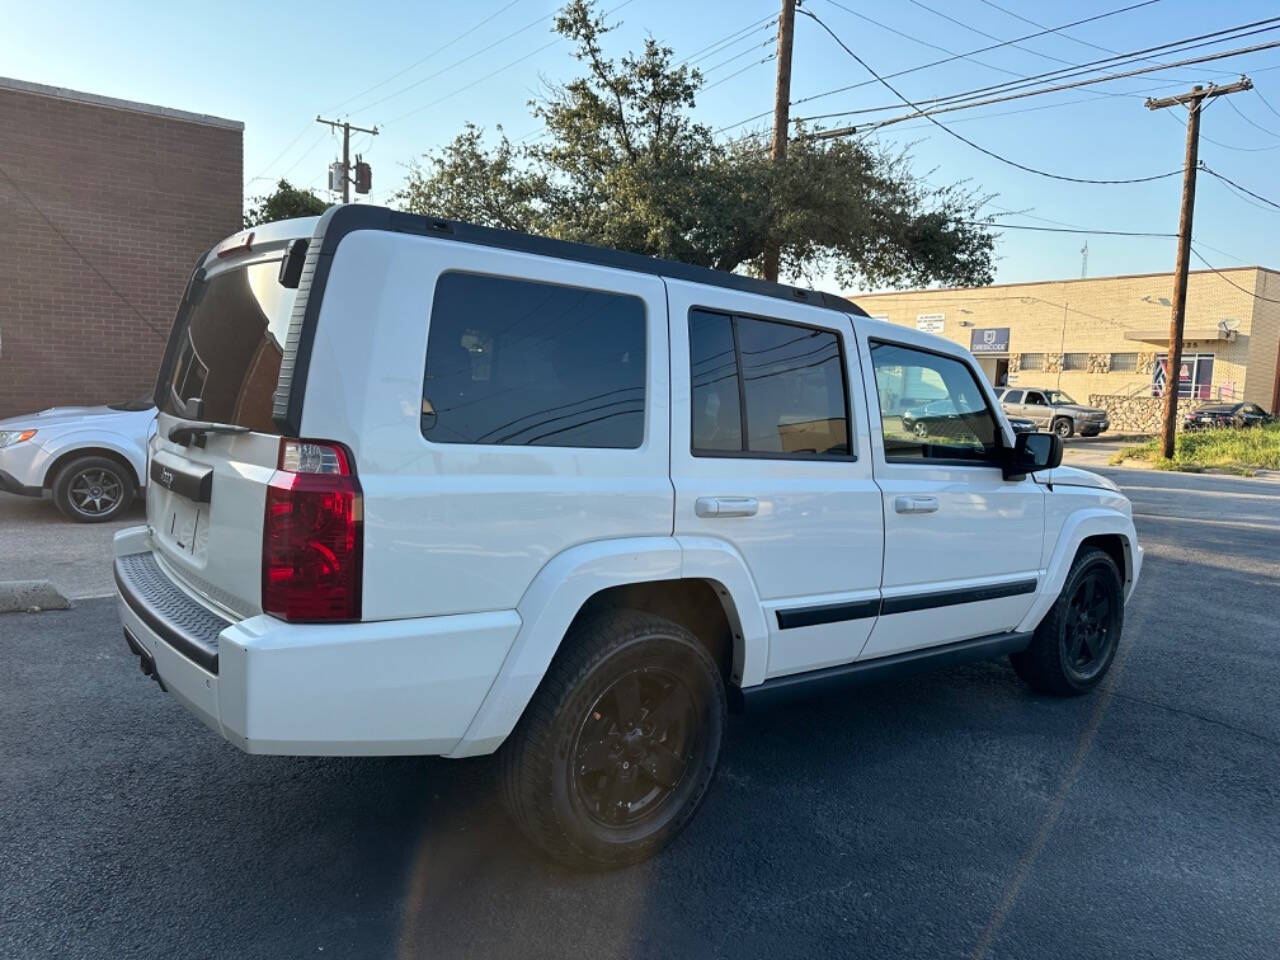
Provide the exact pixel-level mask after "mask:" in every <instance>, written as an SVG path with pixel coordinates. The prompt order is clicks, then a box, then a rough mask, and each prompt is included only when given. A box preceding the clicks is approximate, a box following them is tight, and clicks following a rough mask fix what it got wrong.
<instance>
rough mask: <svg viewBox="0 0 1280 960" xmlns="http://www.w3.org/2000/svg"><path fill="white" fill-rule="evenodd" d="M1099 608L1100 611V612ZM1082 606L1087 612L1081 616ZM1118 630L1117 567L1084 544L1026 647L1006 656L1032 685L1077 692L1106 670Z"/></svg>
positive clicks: (1121, 592) (1119, 586) (1121, 596)
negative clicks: (1101, 609) (1019, 651)
mask: <svg viewBox="0 0 1280 960" xmlns="http://www.w3.org/2000/svg"><path fill="white" fill-rule="evenodd" d="M1090 584H1092V589H1093V593H1092V594H1089V593H1088V588H1089V585H1090ZM1103 606H1105V608H1106V609H1105V613H1103V612H1100V608H1101V607H1103ZM1082 610H1083V611H1086V612H1087V613H1088V614H1089V615H1088V616H1086V617H1085V618H1084V619H1083V620H1082V619H1081V618H1080V613H1081V611H1082ZM1123 629H1124V582H1123V580H1122V579H1121V576H1120V571H1119V570H1118V569H1117V568H1116V563H1115V561H1114V560H1112V559H1111V557H1110V556H1109V555H1108V554H1107V553H1106V552H1105V551H1103V550H1099V549H1098V548H1096V547H1089V548H1087V549H1085V550H1082V551H1081V552H1080V553H1079V554H1078V555H1077V556H1076V559H1075V562H1074V563H1073V564H1072V565H1071V572H1070V573H1068V574H1067V582H1066V583H1064V584H1063V585H1062V592H1061V593H1060V594H1059V595H1058V599H1057V601H1055V603H1054V605H1053V606H1052V607H1051V608H1050V609H1049V612H1048V613H1047V614H1045V617H1044V619H1043V620H1041V621H1040V625H1039V626H1038V627H1036V632H1035V636H1034V637H1033V638H1032V640H1031V644H1030V646H1028V647H1027V649H1026V650H1023V651H1022V652H1021V653H1015V654H1011V655H1010V657H1009V660H1010V662H1011V663H1012V664H1013V669H1014V671H1016V672H1017V674H1018V676H1019V677H1021V678H1022V679H1023V680H1024V681H1025V682H1026V683H1027V684H1028V685H1029V686H1031V687H1032V688H1033V689H1035V690H1038V691H1040V692H1041V693H1051V694H1054V695H1056V696H1060V697H1071V696H1078V695H1080V694H1082V693H1088V692H1089V691H1090V690H1092V689H1093V688H1094V687H1096V686H1097V685H1098V684H1099V683H1100V682H1101V681H1102V678H1103V677H1104V676H1106V674H1107V671H1108V670H1110V669H1111V664H1112V663H1113V662H1114V660H1115V656H1116V648H1117V647H1118V646H1119V645H1120V634H1121V632H1122V631H1123ZM1082 657H1083V658H1086V659H1085V660H1084V662H1082V660H1081V658H1082Z"/></svg>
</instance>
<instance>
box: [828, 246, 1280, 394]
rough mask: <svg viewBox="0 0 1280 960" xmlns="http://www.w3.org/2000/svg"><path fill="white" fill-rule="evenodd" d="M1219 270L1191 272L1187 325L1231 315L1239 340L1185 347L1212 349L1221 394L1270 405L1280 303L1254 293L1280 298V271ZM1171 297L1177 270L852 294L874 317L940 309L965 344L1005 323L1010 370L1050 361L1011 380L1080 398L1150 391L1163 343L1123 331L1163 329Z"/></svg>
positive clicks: (898, 319)
mask: <svg viewBox="0 0 1280 960" xmlns="http://www.w3.org/2000/svg"><path fill="white" fill-rule="evenodd" d="M1223 273H1224V274H1225V275H1226V276H1225V277H1223V276H1219V275H1218V274H1215V273H1213V272H1211V271H1195V272H1193V273H1192V274H1191V275H1190V277H1189V278H1188V285H1187V320H1186V325H1187V328H1188V329H1189V330H1194V329H1197V328H1198V329H1205V328H1212V329H1217V327H1218V324H1219V322H1220V321H1223V320H1227V321H1231V325H1232V326H1233V327H1235V329H1236V337H1235V340H1234V341H1227V340H1202V341H1187V342H1186V343H1184V345H1183V352H1184V353H1212V354H1213V355H1214V370H1213V379H1212V386H1213V387H1214V388H1216V389H1215V395H1216V392H1217V390H1218V389H1221V390H1230V391H1234V394H1235V395H1236V396H1242V397H1244V398H1246V399H1249V400H1253V401H1255V402H1257V403H1260V404H1262V405H1263V406H1265V407H1267V408H1268V409H1270V408H1271V405H1272V392H1273V389H1274V386H1275V378H1276V352H1277V348H1278V347H1280V303H1266V302H1264V301H1262V300H1257V299H1255V297H1254V296H1253V294H1254V293H1256V294H1258V295H1259V296H1268V297H1272V298H1274V299H1277V300H1280V273H1275V272H1273V271H1269V270H1261V269H1259V268H1257V267H1247V268H1240V269H1235V270H1224V271H1223ZM1228 280H1229V281H1230V282H1228ZM1232 283H1234V284H1237V285H1238V286H1240V287H1243V288H1244V289H1243V290H1238V289H1236V288H1235V287H1233V286H1232ZM1268 290H1269V291H1270V292H1269V293H1268V292H1266V291H1268ZM1172 295H1173V275H1172V274H1148V275H1144V276H1130V277H1099V278H1096V279H1087V280H1065V281H1051V282H1045V283H1025V284H1006V285H1001V286H992V287H978V288H971V289H957V290H915V291H904V292H900V293H882V294H863V295H858V294H854V295H851V297H850V299H852V300H854V301H855V302H856V303H857V304H858V305H859V306H861V307H862V308H863V309H864V310H866V311H867V313H869V314H871V315H873V316H884V317H887V318H888V319H889V321H890V322H892V323H897V324H902V325H904V326H908V327H914V326H915V325H916V318H917V316H919V315H922V314H939V313H940V314H943V315H944V319H943V331H942V335H943V336H945V337H947V338H948V339H950V340H953V341H955V342H956V343H959V344H962V345H963V346H965V347H968V346H969V343H970V336H971V334H972V332H973V330H975V329H981V328H984V327H1008V328H1009V353H1010V357H1011V359H1013V360H1014V363H1013V364H1012V365H1011V371H1012V370H1014V369H1016V367H1017V359H1018V358H1020V357H1021V355H1023V354H1028V353H1039V354H1043V355H1044V361H1045V363H1044V365H1043V366H1042V367H1041V368H1040V369H1037V370H1021V369H1019V370H1017V372H1016V381H1014V382H1016V383H1017V384H1018V385H1020V386H1037V385H1038V386H1043V387H1060V389H1062V390H1065V391H1066V392H1067V393H1069V394H1071V395H1072V396H1074V397H1075V398H1076V399H1077V400H1081V401H1083V400H1085V399H1086V398H1087V397H1088V396H1089V394H1123V393H1129V392H1135V393H1136V392H1145V391H1146V390H1147V389H1149V386H1150V383H1151V373H1150V363H1151V358H1152V355H1154V354H1156V353H1163V352H1164V351H1165V348H1166V347H1167V343H1162V342H1160V340H1159V339H1153V340H1150V341H1139V340H1132V339H1126V337H1125V332H1126V331H1130V332H1134V333H1139V332H1144V331H1153V332H1159V331H1167V329H1168V326H1169V314H1170V307H1168V306H1166V305H1164V304H1162V303H1161V302H1160V299H1161V298H1164V299H1165V300H1168V299H1170V298H1171V297H1172ZM1161 336H1163V334H1161ZM1061 354H1079V355H1081V356H1080V358H1079V359H1080V360H1081V361H1082V362H1083V367H1084V368H1083V369H1080V370H1062V371H1061V373H1059V372H1058V365H1059V363H1060V361H1059V357H1060V355H1061ZM1115 354H1138V355H1139V356H1138V362H1139V371H1138V372H1118V371H1112V370H1110V369H1109V366H1110V363H1111V361H1112V359H1113V358H1114V355H1115ZM1046 367H1047V369H1045V368H1046Z"/></svg>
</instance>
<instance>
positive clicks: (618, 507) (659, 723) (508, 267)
mask: <svg viewBox="0 0 1280 960" xmlns="http://www.w3.org/2000/svg"><path fill="white" fill-rule="evenodd" d="M941 398H945V399H948V400H949V401H950V406H951V408H952V409H953V410H954V411H955V416H953V417H951V418H950V419H949V420H948V422H947V426H946V429H945V430H939V431H937V432H936V433H935V432H929V433H928V434H927V435H926V436H924V437H920V436H917V435H916V434H915V433H913V432H911V431H909V430H907V429H905V428H904V427H903V422H902V416H903V414H904V413H905V412H906V411H908V410H910V409H915V408H918V407H919V406H921V404H922V403H927V402H929V401H932V400H937V399H941ZM156 402H157V405H158V406H159V409H160V413H159V419H158V426H157V433H156V436H155V437H154V439H153V440H152V446H151V463H150V477H151V480H152V481H153V482H152V483H151V484H150V486H149V489H148V492H147V523H146V525H145V526H139V527H136V528H132V529H129V530H126V531H123V532H121V533H120V534H118V535H117V537H116V540H115V554H116V560H115V573H116V582H117V585H118V591H119V608H120V615H121V618H122V619H123V621H124V629H125V636H126V639H127V641H128V643H129V645H130V647H131V648H132V649H133V651H134V652H135V653H136V654H137V655H138V656H139V657H140V659H141V663H142V668H143V670H144V672H146V673H148V674H150V675H152V676H154V677H155V678H156V679H158V680H159V681H160V683H161V685H162V686H163V687H164V688H165V689H167V690H168V691H170V692H171V693H172V694H173V695H174V696H175V697H177V698H178V699H179V700H180V701H181V702H182V703H183V704H185V705H186V706H187V707H188V708H190V709H191V710H192V711H193V712H194V713H195V714H196V715H198V716H199V717H200V718H201V719H202V720H204V721H205V722H206V723H207V724H208V725H209V726H210V727H212V728H213V729H214V730H215V731H217V732H218V733H220V734H221V735H222V736H223V737H225V738H226V739H228V740H230V741H231V742H232V743H234V744H236V745H237V746H239V747H240V748H241V749H243V750H246V751H248V752H250V753H276V754H329V755H334V754H341V755H357V754H358V755H373V754H440V755H444V756H448V757H469V756H474V755H477V754H485V753H491V752H493V751H495V750H498V749H499V748H501V750H502V754H503V757H504V760H503V763H502V767H503V771H504V774H503V775H504V778H505V794H506V799H507V801H508V806H509V807H510V809H511V811H512V813H513V815H514V817H515V819H516V820H517V821H518V823H519V824H520V826H521V827H522V828H523V829H524V831H525V832H526V833H527V834H528V836H529V837H530V838H531V839H532V840H533V841H534V842H535V843H537V844H538V845H540V846H541V847H542V848H544V849H545V850H546V851H548V852H549V853H550V854H552V855H554V856H556V857H558V858H560V859H562V860H566V861H570V862H576V863H584V864H587V865H593V866H610V865H616V864H621V863H627V862H632V861H635V860H639V859H641V858H643V857H645V856H647V855H649V854H651V853H653V852H654V851H656V850H658V849H660V848H661V847H662V846H663V845H664V844H666V843H667V842H669V841H670V840H671V839H672V837H673V836H674V835H675V834H676V833H677V832H678V831H679V830H680V828H681V827H682V826H683V825H684V824H686V823H687V822H688V821H689V819H690V817H692V816H693V813H694V811H695V810H696V808H697V806H698V803H699V801H700V800H701V799H702V797H703V796H704V794H705V793H706V790H707V787H708V785H709V783H710V781H711V777H712V774H713V771H714V770H715V767H716V762H717V758H718V755H719V752H720V747H721V742H722V738H723V732H724V729H725V723H726V711H727V708H728V707H729V706H731V705H732V706H736V707H742V706H755V705H757V704H760V703H765V702H769V701H774V700H778V699H782V698H786V697H791V696H797V695H800V696H803V695H810V694H812V693H813V692H817V691H823V690H826V689H828V688H832V687H836V686H838V685H849V684H857V683H860V682H865V681H868V680H878V679H881V678H887V677H896V676H899V675H903V674H906V673H910V672H912V671H916V670H921V669H927V668H931V667H940V666H950V665H953V664H957V663H961V662H964V661H968V660H972V659H977V658H987V657H996V656H1001V655H1009V656H1010V658H1011V659H1012V661H1013V665H1014V668H1015V669H1016V671H1017V673H1018V675H1019V676H1021V677H1022V678H1023V679H1024V680H1026V681H1027V682H1028V683H1029V684H1030V685H1031V686H1032V687H1034V688H1036V689H1038V690H1042V691H1046V692H1050V693H1055V694H1078V693H1083V692H1085V691H1087V690H1089V689H1091V688H1092V687H1094V686H1095V685H1096V684H1097V683H1098V682H1099V680H1100V679H1101V677H1102V676H1103V674H1104V673H1105V672H1106V671H1107V669H1108V667H1109V666H1110V664H1111V662H1112V659H1113V657H1114V656H1115V652H1116V645H1117V644H1118V642H1119V640H1120V632H1121V625H1122V623H1123V616H1124V604H1125V601H1126V599H1127V598H1128V596H1129V595H1130V593H1131V592H1132V590H1133V587H1134V584H1135V583H1136V581H1137V579H1138V572H1139V570H1140V568H1141V564H1142V550H1141V548H1140V547H1139V546H1138V542H1137V539H1136V537H1135V535H1134V528H1133V522H1132V520H1131V514H1130V507H1129V502H1128V501H1127V500H1126V499H1125V497H1124V496H1122V495H1121V494H1120V493H1119V492H1118V491H1117V489H1116V487H1115V486H1114V485H1113V484H1112V483H1110V482H1109V481H1107V480H1105V479H1103V478H1101V477H1098V476H1095V475H1093V474H1090V473H1086V472H1084V471H1081V470H1075V469H1071V468H1068V467H1062V466H1060V465H1059V461H1060V458H1061V442H1060V440H1059V439H1058V438H1057V437H1054V436H1052V435H1049V434H1028V435H1022V436H1019V437H1017V439H1016V442H1015V438H1014V436H1013V433H1012V432H1011V431H1010V430H1009V428H1008V425H1007V423H1006V421H1005V418H1004V416H1003V414H1002V413H1001V412H1000V408H999V405H998V404H997V403H996V402H995V400H994V398H993V397H992V393H991V389H990V387H989V386H987V385H986V381H985V380H984V379H983V377H982V375H981V373H980V372H979V370H978V368H977V367H976V366H975V364H974V361H973V359H972V357H970V356H969V354H968V353H966V352H965V351H963V350H962V349H960V348H958V347H956V346H954V345H953V344H951V343H949V342H948V341H946V340H943V339H940V338H937V337H933V336H930V335H928V334H924V333H919V332H917V331H915V330H910V329H905V328H903V327H896V326H890V325H888V324H885V323H878V322H876V321H873V320H871V319H869V318H868V317H867V316H866V315H865V314H863V312H862V311H861V310H859V309H858V308H857V307H856V306H854V305H853V304H851V303H849V302H848V301H847V300H844V299H841V298H839V297H835V296H831V295H827V294H821V293H814V292H812V291H807V290H800V289H796V288H792V287H787V286H781V285H777V284H770V283H765V282H762V281H758V280H753V279H749V278H745V277H740V276H735V275H731V274H725V273H720V272H715V271H711V270H705V269H701V268H696V267H690V266H684V265H680V264H674V263H665V262H662V261H657V260H653V259H650V258H647V257H641V256H635V255H630V254H622V253H617V252H613V251H609V250H602V249H597V248H592V247H584V246H578V245H574V244H569V243H563V242H559V241H553V240H547V239H539V238H534V237H529V236H525V235H521V234H514V233H509V232H505V231H499V230H491V229H485V228H479V227H475V226H470V225H466V224H461V223H454V222H447V221H441V220H434V219H428V218H423V217H417V216H411V215H407V214H402V213H397V212H392V211H389V210H384V209H380V208H374V207H368V206H347V207H335V208H332V209H330V210H329V211H328V212H327V213H325V214H324V215H323V216H322V217H320V218H319V219H318V220H316V219H311V220H293V221H287V222H283V223H278V224H274V225H271V226H267V227H259V228H255V230H254V232H253V233H248V232H245V233H241V234H237V235H236V236H234V237H232V238H231V239H229V240H228V241H226V242H224V243H223V244H222V245H220V246H219V247H218V248H216V249H215V250H214V251H212V252H210V254H209V255H208V256H206V257H205V258H204V259H203V260H202V262H201V263H200V264H199V266H198V268H197V269H196V272H195V274H194V276H193V277H192V280H191V283H190V285H189V287H188V290H187V293H186V295H185V296H184V298H183V301H182V304H181V306H180V308H179V311H178V316H177V319H176V322H175V324H174V328H173V334H172V337H171V340H170V343H169V346H168V349H167V351H166V353H165V358H164V362H163V369H162V371H161V374H160V378H159V383H158V387H157V396H156Z"/></svg>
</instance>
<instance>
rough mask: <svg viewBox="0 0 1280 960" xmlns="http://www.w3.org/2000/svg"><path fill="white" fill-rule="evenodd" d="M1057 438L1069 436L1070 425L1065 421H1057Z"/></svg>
mask: <svg viewBox="0 0 1280 960" xmlns="http://www.w3.org/2000/svg"><path fill="white" fill-rule="evenodd" d="M1058 436H1060V437H1069V436H1071V424H1069V423H1067V421H1065V420H1059V421H1058Z"/></svg>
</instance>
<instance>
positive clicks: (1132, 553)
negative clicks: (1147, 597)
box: [1015, 507, 1142, 632]
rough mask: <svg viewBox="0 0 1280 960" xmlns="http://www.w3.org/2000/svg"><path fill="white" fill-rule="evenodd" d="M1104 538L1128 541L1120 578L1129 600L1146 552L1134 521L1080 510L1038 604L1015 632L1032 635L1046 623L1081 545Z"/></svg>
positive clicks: (1069, 523) (1066, 529) (1062, 536)
mask: <svg viewBox="0 0 1280 960" xmlns="http://www.w3.org/2000/svg"><path fill="white" fill-rule="evenodd" d="M1101 534H1108V535H1117V534H1118V535H1119V536H1120V538H1121V539H1122V540H1123V541H1124V546H1125V569H1124V570H1121V571H1120V574H1121V576H1122V577H1124V579H1125V598H1126V599H1128V597H1129V595H1130V594H1131V593H1132V592H1133V588H1134V586H1135V585H1136V584H1137V582H1138V573H1139V571H1140V569H1141V566H1142V548H1141V547H1139V546H1138V534H1137V531H1135V530H1134V527H1133V519H1132V518H1131V517H1127V516H1125V515H1124V514H1122V513H1118V512H1116V511H1115V510H1112V509H1107V508H1103V507H1097V508H1086V509H1082V510H1077V511H1075V512H1074V513H1072V514H1071V515H1070V516H1069V517H1067V520H1066V522H1065V523H1064V524H1063V525H1062V530H1061V532H1060V533H1059V534H1058V542H1057V544H1056V545H1055V546H1054V549H1053V556H1052V558H1051V559H1050V561H1049V565H1048V568H1047V569H1046V572H1045V577H1044V581H1043V583H1042V585H1041V588H1040V591H1039V593H1038V595H1037V597H1036V601H1035V603H1033V604H1032V605H1031V609H1030V610H1028V611H1027V613H1026V615H1025V616H1024V617H1023V618H1022V621H1021V622H1020V623H1019V624H1018V626H1017V627H1016V628H1015V629H1016V630H1017V631H1019V632H1024V631H1025V632H1030V631H1033V630H1035V628H1036V627H1037V626H1039V625H1040V621H1041V620H1043V619H1044V616H1045V614H1047V613H1048V612H1049V608H1050V607H1052V606H1053V604H1054V603H1055V602H1056V601H1057V599H1058V594H1059V593H1061V592H1062V585H1063V584H1064V583H1066V582H1067V574H1069V573H1070V572H1071V562H1072V561H1073V560H1074V559H1075V556H1076V553H1077V551H1079V549H1080V544H1082V543H1083V542H1084V541H1085V540H1086V539H1088V538H1089V537H1096V536H1099V535H1101Z"/></svg>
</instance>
